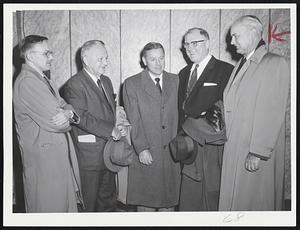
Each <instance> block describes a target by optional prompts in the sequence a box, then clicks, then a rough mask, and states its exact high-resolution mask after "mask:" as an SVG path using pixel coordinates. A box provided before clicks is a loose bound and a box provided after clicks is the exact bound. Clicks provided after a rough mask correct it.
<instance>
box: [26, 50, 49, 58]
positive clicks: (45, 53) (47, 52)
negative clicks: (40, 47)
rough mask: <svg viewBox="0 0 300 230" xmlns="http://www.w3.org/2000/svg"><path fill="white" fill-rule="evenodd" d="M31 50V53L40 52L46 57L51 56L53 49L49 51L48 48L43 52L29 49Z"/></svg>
mask: <svg viewBox="0 0 300 230" xmlns="http://www.w3.org/2000/svg"><path fill="white" fill-rule="evenodd" d="M31 52H33V53H40V54H42V55H44V56H46V57H47V58H49V57H50V56H53V54H54V53H53V51H50V50H47V51H45V52H41V51H35V50H33V51H31Z"/></svg>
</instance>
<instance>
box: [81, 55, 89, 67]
mask: <svg viewBox="0 0 300 230" xmlns="http://www.w3.org/2000/svg"><path fill="white" fill-rule="evenodd" d="M82 65H86V66H87V65H88V64H87V58H86V56H83V57H82Z"/></svg>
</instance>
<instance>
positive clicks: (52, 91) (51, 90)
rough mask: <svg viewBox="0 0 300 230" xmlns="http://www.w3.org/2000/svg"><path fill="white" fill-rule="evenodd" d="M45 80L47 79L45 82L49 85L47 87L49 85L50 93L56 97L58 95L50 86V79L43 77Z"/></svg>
mask: <svg viewBox="0 0 300 230" xmlns="http://www.w3.org/2000/svg"><path fill="white" fill-rule="evenodd" d="M43 78H44V79H45V81H46V83H47V85H48V88H49V89H50V92H51V93H52V94H53V96H55V97H56V93H55V91H54V89H53V87H52V86H51V84H50V82H49V80H48V78H47V77H46V76H45V75H43Z"/></svg>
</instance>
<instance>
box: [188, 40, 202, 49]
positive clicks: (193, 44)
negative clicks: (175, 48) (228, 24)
mask: <svg viewBox="0 0 300 230" xmlns="http://www.w3.org/2000/svg"><path fill="white" fill-rule="evenodd" d="M205 41H207V39H202V40H198V41H191V42H184V43H183V47H184V48H185V49H187V48H188V47H190V46H191V47H192V48H196V47H197V46H198V44H199V43H201V42H205Z"/></svg>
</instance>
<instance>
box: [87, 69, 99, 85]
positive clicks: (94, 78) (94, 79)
mask: <svg viewBox="0 0 300 230" xmlns="http://www.w3.org/2000/svg"><path fill="white" fill-rule="evenodd" d="M83 69H84V70H85V72H87V74H88V75H89V76H90V77H91V78H92V80H93V81H94V82H95V83H96V84H97V85H98V83H97V80H98V79H100V77H97V76H95V75H94V74H92V73H91V72H89V71H88V70H87V69H86V68H84V67H83Z"/></svg>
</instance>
